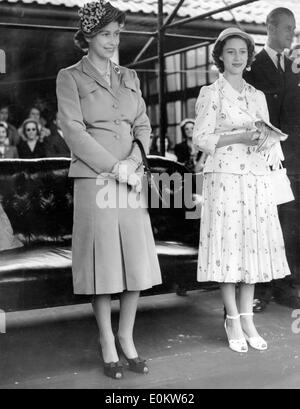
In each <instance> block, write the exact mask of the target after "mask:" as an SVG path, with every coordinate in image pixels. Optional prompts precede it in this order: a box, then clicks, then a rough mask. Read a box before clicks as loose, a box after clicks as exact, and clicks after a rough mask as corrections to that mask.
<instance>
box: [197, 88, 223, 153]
mask: <svg viewBox="0 0 300 409" xmlns="http://www.w3.org/2000/svg"><path fill="white" fill-rule="evenodd" d="M217 112H218V100H217V98H216V95H215V92H214V91H213V90H212V89H211V88H210V87H202V88H201V91H200V94H199V97H198V99H197V103H196V122H195V127H194V134H193V142H194V144H195V146H196V148H198V149H199V150H201V151H203V152H204V153H206V154H208V155H213V154H214V153H215V150H216V146H217V144H218V142H219V139H220V134H217V133H215V129H216V122H217Z"/></svg>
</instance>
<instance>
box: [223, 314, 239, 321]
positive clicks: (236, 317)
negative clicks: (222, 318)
mask: <svg viewBox="0 0 300 409" xmlns="http://www.w3.org/2000/svg"><path fill="white" fill-rule="evenodd" d="M239 318H240V315H235V316H234V317H233V316H232V315H226V319H229V320H238V319H239Z"/></svg>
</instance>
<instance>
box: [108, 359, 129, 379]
mask: <svg viewBox="0 0 300 409" xmlns="http://www.w3.org/2000/svg"><path fill="white" fill-rule="evenodd" d="M103 365H104V374H105V375H106V376H108V377H109V378H112V379H116V380H119V379H123V376H124V375H123V365H122V363H121V362H120V361H118V362H110V363H108V364H107V363H105V362H104V361H103Z"/></svg>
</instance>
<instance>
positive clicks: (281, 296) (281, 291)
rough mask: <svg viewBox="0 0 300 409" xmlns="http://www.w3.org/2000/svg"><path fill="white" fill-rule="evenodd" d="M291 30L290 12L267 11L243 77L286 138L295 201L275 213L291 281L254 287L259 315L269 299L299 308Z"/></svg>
mask: <svg viewBox="0 0 300 409" xmlns="http://www.w3.org/2000/svg"><path fill="white" fill-rule="evenodd" d="M295 29H296V20H295V16H294V14H293V12H292V11H291V10H289V9H287V8H283V7H280V8H276V9H275V10H273V11H271V13H270V14H269V15H268V17H267V32H268V38H267V43H266V45H265V47H264V48H263V50H262V51H261V52H260V53H258V54H257V56H256V59H255V61H254V63H253V65H252V67H251V71H250V72H247V73H246V74H245V79H246V81H247V82H249V83H250V84H252V85H253V86H254V87H255V88H257V89H259V90H261V91H263V92H264V94H265V95H266V99H267V104H268V108H269V113H270V121H271V123H272V124H273V125H275V126H276V127H278V128H280V129H281V130H282V131H283V132H285V133H287V134H288V135H289V138H288V140H287V141H286V142H285V143H283V144H282V148H283V152H284V156H285V162H284V164H285V167H286V168H287V172H288V175H289V177H290V180H291V183H292V189H293V192H294V195H295V197H296V200H295V201H294V202H291V203H288V204H284V205H282V206H281V207H280V209H279V214H280V220H281V224H282V229H283V233H284V237H285V244H286V252H287V258H288V262H289V265H290V269H291V271H292V277H291V278H286V279H283V280H278V281H275V282H274V283H273V285H267V284H263V285H258V286H257V290H256V296H255V297H256V302H255V305H254V311H256V312H259V311H262V310H263V309H264V308H265V307H266V305H267V303H268V302H269V301H270V299H271V297H272V296H273V297H274V298H275V300H276V301H277V302H279V303H281V304H284V305H288V306H290V307H292V308H299V307H300V298H299V297H298V293H297V288H296V287H295V286H294V283H295V282H296V281H297V280H298V281H299V279H300V277H299V275H298V277H297V270H298V269H299V266H300V228H299V226H298V225H299V223H298V222H297V223H295V216H296V217H297V214H298V212H299V213H300V161H299V155H300V132H299V130H300V122H299V121H300V100H299V98H300V95H299V90H300V89H299V87H298V84H299V80H298V76H297V74H296V73H295V72H294V71H293V62H292V61H291V60H290V59H289V58H288V57H287V56H286V55H285V52H284V51H285V50H286V49H290V48H291V45H292V42H293V39H294V35H295ZM299 217H300V214H299ZM298 274H299V273H298Z"/></svg>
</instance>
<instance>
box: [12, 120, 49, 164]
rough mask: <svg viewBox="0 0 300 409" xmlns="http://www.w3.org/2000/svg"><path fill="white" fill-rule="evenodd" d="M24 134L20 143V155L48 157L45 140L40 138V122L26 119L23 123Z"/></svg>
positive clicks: (30, 157)
mask: <svg viewBox="0 0 300 409" xmlns="http://www.w3.org/2000/svg"><path fill="white" fill-rule="evenodd" d="M22 135H24V138H25V140H21V141H20V143H19V145H18V152H19V157H20V158H21V159H38V158H45V157H46V146H45V142H43V141H41V140H40V131H39V126H38V123H37V122H36V121H35V120H34V119H30V118H29V119H26V120H25V121H24V122H23V124H22Z"/></svg>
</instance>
